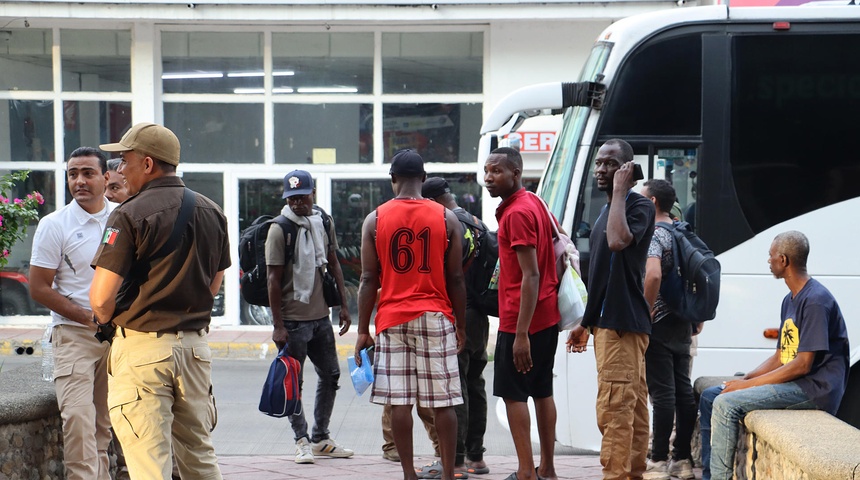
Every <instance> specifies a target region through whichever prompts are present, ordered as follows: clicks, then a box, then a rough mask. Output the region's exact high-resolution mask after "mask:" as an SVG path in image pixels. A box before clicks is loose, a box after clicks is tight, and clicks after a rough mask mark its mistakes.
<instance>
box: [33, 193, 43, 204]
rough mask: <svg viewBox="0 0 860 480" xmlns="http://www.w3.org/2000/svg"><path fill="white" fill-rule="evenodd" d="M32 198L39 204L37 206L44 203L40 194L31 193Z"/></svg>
mask: <svg viewBox="0 0 860 480" xmlns="http://www.w3.org/2000/svg"><path fill="white" fill-rule="evenodd" d="M33 196H34V197H35V198H36V201H37V202H39V205H41V204H43V203H45V197H43V196H42V194H41V193H39V192H33Z"/></svg>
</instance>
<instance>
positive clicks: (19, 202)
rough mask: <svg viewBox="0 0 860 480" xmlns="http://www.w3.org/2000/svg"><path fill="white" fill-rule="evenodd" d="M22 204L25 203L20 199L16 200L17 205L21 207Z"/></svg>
mask: <svg viewBox="0 0 860 480" xmlns="http://www.w3.org/2000/svg"><path fill="white" fill-rule="evenodd" d="M22 203H24V201H23V200H21V199H20V198H16V199H15V205H21V204H22Z"/></svg>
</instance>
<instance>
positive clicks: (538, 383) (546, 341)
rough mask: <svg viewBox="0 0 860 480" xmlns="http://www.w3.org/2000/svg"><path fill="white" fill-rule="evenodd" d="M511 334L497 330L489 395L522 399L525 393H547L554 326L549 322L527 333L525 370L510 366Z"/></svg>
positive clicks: (555, 334) (537, 395) (554, 344)
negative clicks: (529, 363) (528, 351)
mask: <svg viewBox="0 0 860 480" xmlns="http://www.w3.org/2000/svg"><path fill="white" fill-rule="evenodd" d="M514 338H516V335H515V334H513V333H507V332H499V333H498V335H497V336H496V358H495V359H494V360H493V363H494V365H495V366H494V368H495V378H493V395H495V396H497V397H502V398H504V399H508V400H513V401H515V402H525V401H526V400H528V398H529V397H532V398H547V397H551V396H552V368H553V366H554V365H555V350H556V347H557V346H558V327H557V326H556V325H553V326H551V327H549V328H546V329H544V330H541V331H540V332H537V333H535V334H533V335H529V343H530V344H531V354H532V369H531V370H529V371H528V373H525V374H523V373H520V372H518V371H517V369H516V367H514V357H513V349H514Z"/></svg>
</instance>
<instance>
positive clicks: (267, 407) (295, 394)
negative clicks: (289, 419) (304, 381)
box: [260, 345, 302, 418]
mask: <svg viewBox="0 0 860 480" xmlns="http://www.w3.org/2000/svg"><path fill="white" fill-rule="evenodd" d="M301 370H302V366H301V364H300V363H299V361H298V360H296V359H295V358H293V357H291V356H289V355H287V346H286V345H284V348H283V349H281V351H280V352H278V356H277V357H276V358H275V360H274V361H273V362H272V366H271V367H269V375H268V376H267V377H266V383H265V384H264V385H263V394H262V395H261V396H260V411H261V412H263V413H265V414H266V415H269V416H272V417H279V418H280V417H286V416H289V415H295V414H298V413H301V411H302V391H301V388H300V384H299V375H301Z"/></svg>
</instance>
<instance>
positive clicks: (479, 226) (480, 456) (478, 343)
mask: <svg viewBox="0 0 860 480" xmlns="http://www.w3.org/2000/svg"><path fill="white" fill-rule="evenodd" d="M421 196H423V197H424V198H429V199H432V200H434V201H436V203H439V204H442V205H443V206H444V207H445V208H447V209H448V210H451V211H452V212H454V215H456V216H457V219H458V220H460V224H461V225H462V227H463V270H464V271H467V270H468V269H469V268H471V267H472V265H471V264H472V263H473V262H472V261H473V259H474V257H475V254H476V253H477V250H478V249H480V248H489V247H488V246H485V245H481V244H480V243H479V242H480V240H481V239H482V238H484V236H485V234H487V233H488V230H489V229H488V228H487V226H486V225H484V222H482V221H481V220H479V219H478V218H476V217H475V216H473V215H472V214H471V213H469V212H467V211H466V210H465V209H464V208H462V207H460V206H459V205H457V202H456V201H455V200H454V195H452V194H451V188H450V187H449V186H448V182H446V181H445V179H444V178H441V177H431V178H428V179H427V180H426V181H425V182H424V186H423V187H422V189H421ZM475 268H478V267H477V266H476V267H475ZM489 335H490V322H489V320H488V319H487V315H486V313H484V312H482V311H481V310H480V309H479V308H477V306H476V303H475V293H474V290H472V289H470V288H469V287H468V286H467V287H466V347H465V348H464V349H463V351H461V352H460V353H459V354H458V355H457V360H458V362H459V364H460V385H461V386H462V388H463V402H464V403H463V404H462V405H457V406H456V407H455V408H454V411H455V412H456V413H457V422H458V424H457V454H456V456H455V457H454V469H455V470H457V471H465V472H467V473H475V474H485V473H489V472H490V469H489V468H487V464H486V463H485V462H484V433H485V432H486V431H487V390H486V388H485V387H486V382H485V381H484V367H486V366H487V342H488V340H489Z"/></svg>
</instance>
